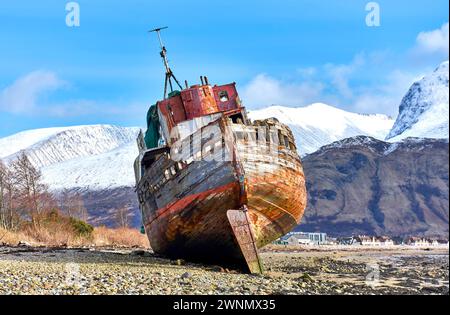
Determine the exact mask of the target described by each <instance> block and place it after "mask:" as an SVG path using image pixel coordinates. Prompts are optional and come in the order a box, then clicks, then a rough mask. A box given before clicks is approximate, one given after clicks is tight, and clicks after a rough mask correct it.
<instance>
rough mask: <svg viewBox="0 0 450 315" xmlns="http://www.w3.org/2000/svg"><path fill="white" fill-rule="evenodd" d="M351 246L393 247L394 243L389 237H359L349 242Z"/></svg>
mask: <svg viewBox="0 0 450 315" xmlns="http://www.w3.org/2000/svg"><path fill="white" fill-rule="evenodd" d="M347 243H350V244H351V245H355V244H358V245H362V246H393V245H394V241H393V240H392V239H391V238H390V237H388V236H367V235H358V236H354V237H352V240H349V241H347Z"/></svg>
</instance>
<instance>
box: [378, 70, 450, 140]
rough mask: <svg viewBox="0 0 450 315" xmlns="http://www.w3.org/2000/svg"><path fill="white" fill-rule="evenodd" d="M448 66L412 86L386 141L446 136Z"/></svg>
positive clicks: (447, 128) (447, 123)
mask: <svg viewBox="0 0 450 315" xmlns="http://www.w3.org/2000/svg"><path fill="white" fill-rule="evenodd" d="M448 81H449V63H448V61H446V62H443V63H442V64H441V65H440V66H439V67H438V68H437V69H436V70H435V71H434V72H433V73H431V74H429V75H427V76H425V77H424V78H423V79H421V80H420V81H418V82H415V83H414V84H413V85H412V86H411V88H410V89H409V91H408V92H407V93H406V95H405V97H404V98H403V100H402V102H401V104H400V107H399V115H398V117H397V120H396V121H395V123H394V126H393V127H392V130H391V131H390V132H389V134H388V136H387V138H386V139H390V140H391V141H398V140H401V139H404V138H407V137H420V138H447V139H448V136H449V127H448V125H449V84H448Z"/></svg>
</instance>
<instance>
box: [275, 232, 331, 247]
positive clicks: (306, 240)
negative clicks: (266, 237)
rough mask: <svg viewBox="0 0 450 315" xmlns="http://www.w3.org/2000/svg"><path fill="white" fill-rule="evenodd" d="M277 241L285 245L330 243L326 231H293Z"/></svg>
mask: <svg viewBox="0 0 450 315" xmlns="http://www.w3.org/2000/svg"><path fill="white" fill-rule="evenodd" d="M275 243H277V244H284V245H324V244H328V242H327V234H326V233H305V232H291V233H288V234H286V235H285V236H283V237H282V238H280V239H279V240H277V241H276V242H275Z"/></svg>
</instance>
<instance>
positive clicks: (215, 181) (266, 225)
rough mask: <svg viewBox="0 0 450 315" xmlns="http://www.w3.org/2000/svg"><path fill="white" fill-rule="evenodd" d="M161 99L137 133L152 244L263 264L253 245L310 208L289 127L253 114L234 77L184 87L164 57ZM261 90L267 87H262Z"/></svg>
mask: <svg viewBox="0 0 450 315" xmlns="http://www.w3.org/2000/svg"><path fill="white" fill-rule="evenodd" d="M161 29H163V28H158V29H155V30H153V31H155V32H156V33H157V35H158V38H159V43H160V46H161V52H160V55H161V57H162V59H163V63H164V66H165V71H166V72H165V83H164V96H163V99H162V100H160V101H158V102H156V104H155V105H152V106H151V107H150V109H149V110H148V114H147V131H146V132H145V135H144V134H143V133H142V132H141V133H140V134H139V137H138V147H139V156H138V157H137V158H136V160H135V165H134V170H135V176H136V192H137V195H138V199H139V205H140V209H141V213H142V220H143V226H144V228H145V232H146V234H147V236H148V238H149V241H150V244H151V247H152V249H153V250H154V251H155V253H158V254H161V255H164V256H168V257H171V258H183V259H186V260H189V261H196V262H202V263H211V264H219V265H222V266H229V267H231V268H238V269H240V270H243V271H246V272H251V273H260V272H263V265H262V262H261V259H260V257H259V254H258V249H259V248H261V247H263V246H265V245H267V244H269V243H271V242H272V241H274V240H276V239H278V238H279V237H281V236H283V235H284V234H286V233H288V232H289V231H291V230H292V229H293V228H294V227H295V226H296V225H298V224H299V223H300V220H301V218H302V216H303V212H304V209H305V207H306V186H305V177H304V173H303V168H302V164H301V161H300V157H299V155H298V153H297V149H296V145H295V140H294V137H293V134H292V132H291V130H290V129H289V127H288V126H286V125H284V124H282V123H280V122H279V121H278V120H277V119H275V118H269V119H266V120H259V121H253V122H252V121H250V119H249V118H248V117H247V112H246V110H245V108H244V107H243V106H242V102H241V100H240V98H239V95H238V92H237V90H236V84H235V83H230V84H224V85H211V84H210V83H209V81H208V78H207V77H203V76H202V77H200V83H199V84H195V85H188V82H186V81H185V82H184V87H182V86H181V84H180V83H179V81H178V80H177V78H176V77H175V75H174V74H173V72H172V70H171V68H170V67H169V63H168V61H167V50H166V48H165V46H164V45H163V43H162V41H161V36H160V31H161ZM261 93H264V91H261Z"/></svg>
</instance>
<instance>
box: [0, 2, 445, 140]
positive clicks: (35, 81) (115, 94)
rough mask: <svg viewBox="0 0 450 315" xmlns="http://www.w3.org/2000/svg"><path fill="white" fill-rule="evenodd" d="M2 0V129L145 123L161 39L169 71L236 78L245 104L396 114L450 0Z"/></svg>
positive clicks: (436, 38)
mask: <svg viewBox="0 0 450 315" xmlns="http://www.w3.org/2000/svg"><path fill="white" fill-rule="evenodd" d="M67 2H69V1H62V0H47V1H46V0H40V1H24V0H16V1H1V2H0V39H1V46H0V137H3V136H6V135H9V134H13V133H16V132H18V131H21V130H26V129H34V128H41V127H53V126H66V125H78V124H97V123H111V124H117V125H123V126H142V125H144V121H145V113H146V110H147V107H148V106H149V105H150V104H152V103H154V102H155V101H156V100H158V99H160V98H161V95H162V89H163V76H164V71H163V67H162V63H161V60H160V58H159V55H158V53H159V47H158V42H157V40H156V37H155V36H154V35H151V34H148V33H147V30H149V29H151V28H154V27H157V26H169V29H168V30H165V31H164V32H163V39H164V41H165V44H166V46H167V49H168V51H169V59H170V62H171V65H172V68H173V70H174V72H175V74H176V76H177V77H178V78H179V79H180V80H184V79H187V80H188V81H189V82H190V83H194V82H196V81H198V77H199V76H200V75H207V76H208V77H209V79H210V82H213V83H218V84H221V83H228V82H233V81H235V82H237V84H238V89H239V91H240V94H241V98H242V99H243V102H244V104H245V105H246V106H247V107H248V108H249V109H250V110H251V109H255V108H258V107H263V106H268V105H271V104H279V105H286V106H305V105H308V104H310V103H313V102H325V103H327V104H330V105H333V106H337V107H340V108H342V109H345V110H350V111H356V112H363V113H385V114H388V115H391V116H395V115H396V113H397V111H398V103H399V101H400V100H401V97H402V96H403V95H404V94H405V93H406V90H407V89H408V87H409V85H410V84H411V83H412V82H413V81H414V80H416V79H418V78H420V76H422V75H424V74H426V73H427V72H430V71H432V70H433V69H434V68H435V67H436V66H437V65H438V64H439V63H440V62H442V61H444V60H447V59H448V10H449V7H448V6H449V5H448V1H447V0H433V1H429V0H428V1H424V0H417V1H411V0H408V1H406V0H396V1H392V0H384V1H381V0H380V1H377V3H378V4H379V6H380V22H381V25H380V26H379V27H368V26H367V25H366V22H365V19H366V15H367V14H368V12H367V11H366V10H365V6H366V4H367V3H368V2H369V1H360V0H339V1H337V0H335V1H331V0H322V1H312V0H292V1H268V0H259V1H242V0H241V1H234V0H231V1H230V0H228V1H213V0H209V1H206V0H200V1H199V0H192V1H182V0H180V1H168V0H164V1H137V0H135V1H133V0H130V1H119V0H109V1H106V0H79V1H77V2H78V4H79V5H80V26H79V27H72V28H70V27H67V25H66V23H65V20H66V14H67V12H66V10H65V5H66V3H67Z"/></svg>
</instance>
